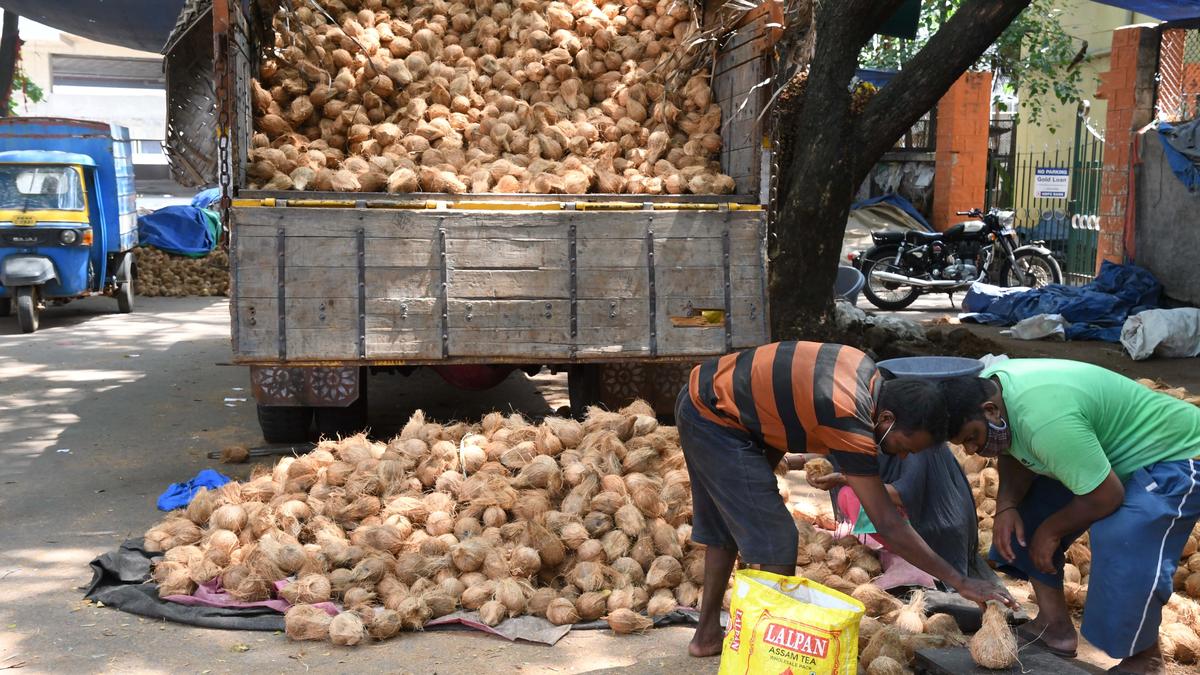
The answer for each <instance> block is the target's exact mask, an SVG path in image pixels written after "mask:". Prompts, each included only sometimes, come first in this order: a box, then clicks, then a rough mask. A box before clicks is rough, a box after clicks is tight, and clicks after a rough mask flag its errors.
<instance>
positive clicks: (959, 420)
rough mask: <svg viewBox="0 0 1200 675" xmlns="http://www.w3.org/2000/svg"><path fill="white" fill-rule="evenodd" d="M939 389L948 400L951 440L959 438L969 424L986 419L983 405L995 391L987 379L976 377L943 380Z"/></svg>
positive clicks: (948, 429)
mask: <svg viewBox="0 0 1200 675" xmlns="http://www.w3.org/2000/svg"><path fill="white" fill-rule="evenodd" d="M938 387H939V388H940V389H941V390H942V396H944V397H945V399H946V412H947V414H948V415H949V418H950V419H949V426H948V428H947V433H948V434H949V437H950V438H954V437H955V436H957V435H958V434H959V432H960V431H962V428H963V427H964V426H965V425H966V424H967V423H968V422H972V421H975V420H981V419H983V418H984V415H983V404H984V402H985V401H987V400H988V399H989V398H991V397H992V394H993V393H994V391H995V390H994V388H993V387H992V386H991V385H990V384H989V383H988V380H987V379H986V378H982V377H974V376H967V377H954V378H950V379H948V380H942V381H941V382H940V383H939V384H938Z"/></svg>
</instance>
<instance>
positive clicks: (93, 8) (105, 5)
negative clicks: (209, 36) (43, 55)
mask: <svg viewBox="0 0 1200 675" xmlns="http://www.w3.org/2000/svg"><path fill="white" fill-rule="evenodd" d="M183 2H184V0H0V7H3V8H4V9H5V10H6V11H12V12H16V13H17V14H19V15H20V16H23V17H26V18H29V19H32V20H34V21H36V22H38V23H41V24H45V25H47V26H50V27H52V28H57V29H58V30H61V31H65V32H67V33H71V34H72V35H79V36H82V37H85V38H89V39H91V40H96V41H97V42H106V43H108V44H114V45H120V46H122V47H129V48H130V49H140V50H143V51H148V52H156V53H157V52H158V50H159V49H161V48H162V46H163V44H165V43H166V41H167V37H168V36H169V35H170V34H171V28H172V27H173V26H174V25H175V19H176V18H177V17H178V16H179V10H180V9H181V8H182V7H183Z"/></svg>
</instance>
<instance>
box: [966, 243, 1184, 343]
mask: <svg viewBox="0 0 1200 675" xmlns="http://www.w3.org/2000/svg"><path fill="white" fill-rule="evenodd" d="M1161 294H1162V284H1160V283H1159V282H1158V279H1156V278H1154V275H1153V274H1151V273H1150V272H1149V271H1147V270H1146V269H1144V268H1141V267H1138V266H1136V265H1118V264H1116V263H1111V262H1108V261H1105V262H1104V264H1103V265H1101V266H1100V273H1099V274H1098V275H1096V278H1095V280H1093V281H1092V282H1091V283H1090V284H1087V285H1086V286H1079V287H1074V286H1063V285H1061V284H1051V285H1050V286H1044V287H1042V288H1035V289H1032V290H1028V291H1025V292H1023V293H1013V294H1010V295H1002V296H1000V297H996V298H995V299H994V300H992V301H991V303H990V304H988V305H987V306H986V307H981V306H980V304H975V305H974V307H976V308H978V312H979V313H977V314H964V315H962V316H961V317H960V318H962V320H964V321H971V322H974V323H984V324H988V325H992V326H1011V325H1013V324H1015V323H1017V322H1018V321H1021V320H1022V319H1027V318H1029V317H1031V316H1037V315H1039V314H1061V315H1062V316H1063V318H1065V319H1066V320H1067V321H1070V322H1071V326H1070V327H1069V328H1067V339H1069V340H1103V341H1105V342H1120V340H1121V326H1122V325H1124V323H1125V319H1126V318H1128V317H1130V316H1133V315H1134V314H1137V313H1138V312H1141V311H1143V310H1147V309H1155V308H1156V307H1158V303H1159V296H1160V295H1161ZM978 301H979V298H975V302H976V303H978Z"/></svg>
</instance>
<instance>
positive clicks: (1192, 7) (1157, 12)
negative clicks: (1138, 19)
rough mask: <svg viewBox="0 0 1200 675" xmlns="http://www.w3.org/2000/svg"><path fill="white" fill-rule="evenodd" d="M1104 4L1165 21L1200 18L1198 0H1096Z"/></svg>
mask: <svg viewBox="0 0 1200 675" xmlns="http://www.w3.org/2000/svg"><path fill="white" fill-rule="evenodd" d="M1095 1H1096V2H1098V3H1100V4H1102V5H1112V6H1113V7H1120V8H1121V9H1129V10H1133V11H1135V12H1137V13H1138V14H1149V15H1150V16H1152V17H1154V18H1156V19H1161V20H1163V21H1186V20H1188V19H1196V18H1200V2H1197V0H1095Z"/></svg>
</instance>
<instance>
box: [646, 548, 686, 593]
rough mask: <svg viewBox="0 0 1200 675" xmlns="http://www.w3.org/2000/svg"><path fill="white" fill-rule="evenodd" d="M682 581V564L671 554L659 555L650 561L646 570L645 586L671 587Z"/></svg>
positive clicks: (655, 587)
mask: <svg viewBox="0 0 1200 675" xmlns="http://www.w3.org/2000/svg"><path fill="white" fill-rule="evenodd" d="M681 581H683V566H682V565H680V564H679V561H678V560H676V559H675V558H672V557H671V556H666V555H663V556H659V557H657V558H655V559H654V561H653V562H651V563H650V569H649V570H648V571H647V572H646V586H647V587H648V588H650V589H652V590H653V589H659V588H673V587H675V586H678V585H679V583H680V582H681Z"/></svg>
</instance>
